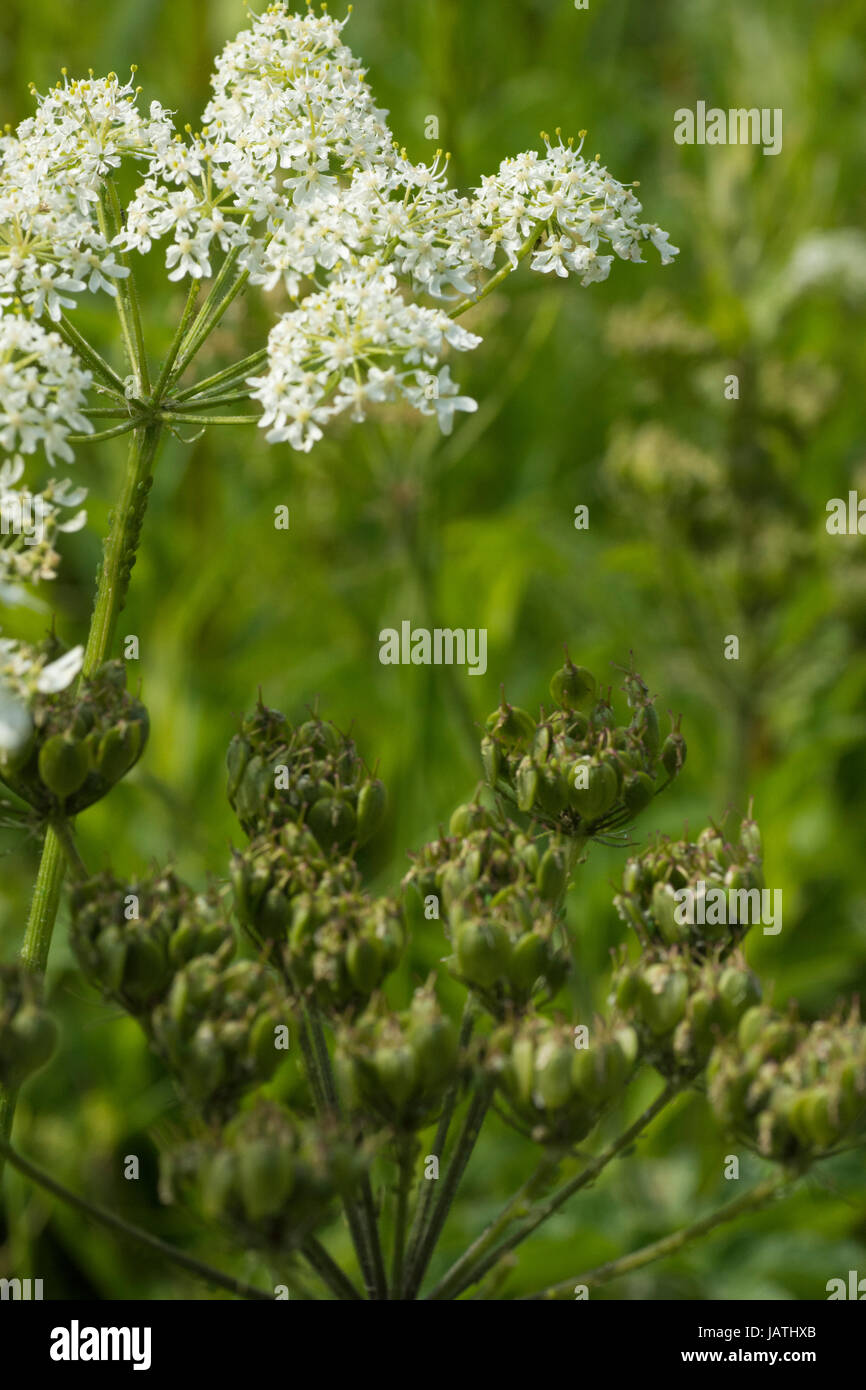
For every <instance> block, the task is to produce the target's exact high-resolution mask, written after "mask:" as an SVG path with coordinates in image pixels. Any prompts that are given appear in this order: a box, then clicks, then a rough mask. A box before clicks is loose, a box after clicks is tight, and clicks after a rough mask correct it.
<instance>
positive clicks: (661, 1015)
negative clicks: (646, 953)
mask: <svg viewBox="0 0 866 1390" xmlns="http://www.w3.org/2000/svg"><path fill="white" fill-rule="evenodd" d="M688 997H689V978H688V975H687V974H686V973H685V971H680V970H672V969H670V968H669V967H668V966H666V965H650V966H648V967H647V969H646V970H645V971H644V973H643V975H642V977H641V981H640V989H639V993H638V1007H639V1009H640V1014H641V1017H642V1019H643V1021H644V1023H645V1024H646V1025H647V1027H648V1028H649V1030H650V1032H652V1033H654V1034H655V1036H656V1037H664V1035H665V1034H666V1033H671V1032H673V1030H674V1028H675V1027H676V1025H677V1024H678V1023H679V1021H680V1019H681V1018H682V1017H683V1014H684V1013H685V1008H686V1000H687V999H688Z"/></svg>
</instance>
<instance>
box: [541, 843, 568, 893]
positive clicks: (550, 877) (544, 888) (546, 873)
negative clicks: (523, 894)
mask: <svg viewBox="0 0 866 1390" xmlns="http://www.w3.org/2000/svg"><path fill="white" fill-rule="evenodd" d="M567 885H568V861H567V856H566V852H565V850H564V849H563V848H562V847H561V846H560V845H549V846H548V848H547V849H546V850H545V851H544V854H543V855H542V859H541V863H540V864H539V866H538V875H537V877H536V886H537V888H538V893H539V897H541V898H542V899H543V900H544V901H545V902H546V903H558V902H559V901H560V899H561V898H562V895H563V893H564V892H565V890H566V887H567Z"/></svg>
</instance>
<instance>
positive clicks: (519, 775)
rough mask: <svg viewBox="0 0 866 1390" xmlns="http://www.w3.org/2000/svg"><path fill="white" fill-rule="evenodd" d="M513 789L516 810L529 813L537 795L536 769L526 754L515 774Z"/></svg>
mask: <svg viewBox="0 0 866 1390" xmlns="http://www.w3.org/2000/svg"><path fill="white" fill-rule="evenodd" d="M514 789H515V791H516V792H517V808H518V810H520V811H531V810H532V808H533V806H534V805H535V798H536V796H537V795H538V769H537V768H536V766H535V764H534V762H533V761H532V758H531V756H530V755H529V754H528V753H527V755H526V757H525V758H523V759H522V760H521V762H520V765H519V766H518V769H517V772H516V773H515V776H514Z"/></svg>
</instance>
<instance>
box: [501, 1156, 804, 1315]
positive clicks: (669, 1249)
mask: <svg viewBox="0 0 866 1390" xmlns="http://www.w3.org/2000/svg"><path fill="white" fill-rule="evenodd" d="M798 1177H799V1174H797V1173H790V1172H783V1173H776V1174H774V1176H773V1177H771V1178H767V1179H766V1180H765V1181H764V1182H762V1183H759V1184H758V1186H757V1187H754V1188H752V1190H751V1192H744V1193H743V1195H742V1197H738V1198H737V1199H736V1201H734V1202H729V1203H728V1205H727V1206H726V1207H722V1208H721V1209H720V1210H719V1211H714V1212H712V1213H711V1214H710V1215H709V1216H705V1217H703V1218H702V1219H701V1220H700V1221H695V1222H694V1223H693V1224H692V1225H691V1226H685V1227H683V1229H682V1230H680V1231H674V1233H673V1234H672V1235H669V1236H664V1237H663V1238H662V1239H661V1240H655V1241H653V1242H652V1244H651V1245H645V1246H643V1248H642V1249H640V1250H633V1251H632V1253H631V1254H630V1255H623V1256H621V1258H620V1259H618V1260H608V1262H607V1264H603V1265H597V1266H596V1268H595V1269H590V1270H587V1272H586V1273H585V1274H579V1275H577V1276H576V1278H574V1279H564V1280H563V1281H562V1282H561V1283H559V1284H551V1285H550V1286H549V1287H548V1288H546V1289H542V1291H541V1292H540V1293H537V1294H528V1295H526V1296H525V1298H526V1299H528V1300H530V1301H531V1300H535V1299H553V1298H570V1297H571V1296H572V1295H573V1293H574V1289H575V1286H576V1285H578V1284H584V1285H585V1286H586V1288H587V1289H592V1288H598V1287H599V1286H600V1285H602V1284H609V1283H610V1281H611V1280H612V1279H618V1278H619V1276H620V1275H621V1274H631V1273H632V1272H633V1271H634V1270H636V1269H643V1267H644V1266H645V1265H648V1264H652V1262H653V1260H661V1259H664V1257H665V1256H666V1255H675V1254H676V1253H677V1251H679V1250H682V1249H683V1248H684V1247H685V1246H686V1245H688V1244H690V1243H691V1241H693V1240H699V1239H700V1237H701V1236H705V1235H707V1234H708V1233H709V1232H710V1231H714V1230H715V1229H716V1227H717V1226H723V1225H724V1224H725V1222H727V1221H735V1220H736V1219H737V1217H738V1216H742V1215H744V1213H745V1212H748V1211H755V1210H756V1209H757V1208H758V1207H761V1206H764V1205H765V1203H767V1202H769V1201H770V1200H771V1198H773V1197H775V1196H776V1194H777V1193H778V1192H780V1191H781V1189H782V1188H783V1187H787V1186H788V1185H789V1184H790V1183H792V1182H796V1180H797V1178H798Z"/></svg>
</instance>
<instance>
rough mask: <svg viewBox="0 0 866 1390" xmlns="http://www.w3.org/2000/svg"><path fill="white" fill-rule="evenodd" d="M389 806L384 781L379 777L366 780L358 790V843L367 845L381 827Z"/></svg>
mask: <svg viewBox="0 0 866 1390" xmlns="http://www.w3.org/2000/svg"><path fill="white" fill-rule="evenodd" d="M387 806H388V794H387V792H386V791H385V784H384V782H380V781H379V779H378V777H376V778H374V779H373V780H372V781H368V782H364V783H362V785H361V790H360V791H359V792H358V806H357V817H358V844H359V845H365V844H366V843H367V841H368V840H372V838H373V836H374V835H375V834H376V832H377V831H378V830H379V829H380V828H381V826H382V822H383V821H384V819H385V812H386V810H387Z"/></svg>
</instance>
